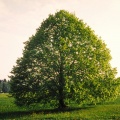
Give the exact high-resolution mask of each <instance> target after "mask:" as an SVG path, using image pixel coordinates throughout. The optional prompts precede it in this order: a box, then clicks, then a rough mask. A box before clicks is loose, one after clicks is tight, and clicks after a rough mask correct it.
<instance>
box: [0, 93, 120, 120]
mask: <svg viewBox="0 0 120 120" xmlns="http://www.w3.org/2000/svg"><path fill="white" fill-rule="evenodd" d="M8 95H9V94H0V120H41V119H42V120H59V119H60V120H61V119H62V120H64V119H65V120H108V119H109V120H120V97H119V98H117V99H116V100H115V101H112V102H109V103H105V104H102V105H94V106H85V107H80V106H77V105H75V106H74V105H71V106H72V107H70V108H67V109H64V110H58V109H55V108H52V107H49V105H48V106H46V107H43V106H42V105H40V104H37V105H34V106H31V107H17V106H16V105H15V104H14V102H13V101H14V98H12V97H8Z"/></svg>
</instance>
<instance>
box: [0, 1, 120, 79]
mask: <svg viewBox="0 0 120 120" xmlns="http://www.w3.org/2000/svg"><path fill="white" fill-rule="evenodd" d="M61 9H64V10H67V11H69V12H71V13H74V14H75V15H76V16H77V17H78V18H79V19H82V20H83V21H84V22H85V23H87V25H89V26H90V27H91V28H92V29H93V30H94V31H95V34H96V35H98V36H100V37H101V38H102V40H103V41H104V42H105V43H106V44H107V47H108V48H109V49H110V51H111V53H110V54H111V56H112V60H111V62H110V63H111V66H112V67H116V68H117V71H118V74H117V76H118V77H119V76H120V55H119V52H120V47H119V46H120V0H0V79H4V78H5V79H9V78H8V76H9V75H10V71H11V70H12V68H13V66H14V65H15V64H16V60H17V59H18V58H19V57H21V56H22V51H23V49H24V44H23V42H25V41H27V40H28V39H29V37H31V36H32V35H34V34H35V32H36V29H37V28H38V27H39V26H40V24H41V22H42V21H43V20H45V19H46V18H48V15H49V14H54V13H56V12H57V11H59V10H61Z"/></svg>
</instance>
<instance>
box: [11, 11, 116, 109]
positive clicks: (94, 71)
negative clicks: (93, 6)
mask: <svg viewBox="0 0 120 120" xmlns="http://www.w3.org/2000/svg"><path fill="white" fill-rule="evenodd" d="M110 60H111V56H110V51H109V49H108V48H107V47H106V44H105V43H104V42H103V41H102V40H101V38H99V37H97V36H96V35H95V33H94V31H93V30H91V28H90V27H89V26H87V25H86V24H85V23H84V22H83V21H82V20H79V19H78V18H77V17H76V16H75V15H73V14H71V13H69V12H67V11H65V10H60V11H59V12H57V13H55V15H49V17H48V18H47V19H46V20H45V21H43V22H42V24H41V26H40V27H39V28H38V29H37V31H36V34H35V35H33V36H32V37H31V38H29V40H28V41H27V42H25V48H24V51H23V56H22V57H21V58H19V59H18V60H17V64H16V66H14V67H13V70H12V71H11V73H12V75H11V76H10V78H11V95H12V96H13V97H14V98H15V100H16V101H15V102H16V104H17V105H20V106H22V105H30V104H32V103H50V102H52V103H53V102H55V105H57V106H58V107H59V108H65V107H66V106H67V105H69V102H70V101H74V102H76V103H79V104H91V103H98V102H100V101H105V100H108V99H110V98H114V97H115V96H116V95H117V85H116V80H115V74H116V69H114V68H111V66H110V63H109V62H110ZM52 103H51V104H52Z"/></svg>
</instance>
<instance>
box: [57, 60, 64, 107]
mask: <svg viewBox="0 0 120 120" xmlns="http://www.w3.org/2000/svg"><path fill="white" fill-rule="evenodd" d="M64 86H65V80H64V75H63V64H62V62H61V65H60V71H59V108H65V107H66V105H65V103H64V93H63V90H64Z"/></svg>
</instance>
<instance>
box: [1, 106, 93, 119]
mask: <svg viewBox="0 0 120 120" xmlns="http://www.w3.org/2000/svg"><path fill="white" fill-rule="evenodd" d="M92 107H93V106H89V107H76V108H73V107H67V108H64V109H59V108H56V109H40V110H26V111H22V110H21V111H11V112H2V113H1V112H0V120H1V119H15V118H20V117H25V116H29V115H32V114H44V115H46V114H52V113H56V114H57V113H60V112H72V111H78V110H82V109H89V108H92Z"/></svg>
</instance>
